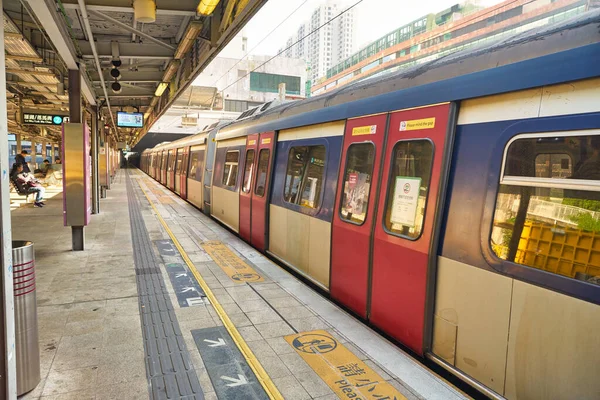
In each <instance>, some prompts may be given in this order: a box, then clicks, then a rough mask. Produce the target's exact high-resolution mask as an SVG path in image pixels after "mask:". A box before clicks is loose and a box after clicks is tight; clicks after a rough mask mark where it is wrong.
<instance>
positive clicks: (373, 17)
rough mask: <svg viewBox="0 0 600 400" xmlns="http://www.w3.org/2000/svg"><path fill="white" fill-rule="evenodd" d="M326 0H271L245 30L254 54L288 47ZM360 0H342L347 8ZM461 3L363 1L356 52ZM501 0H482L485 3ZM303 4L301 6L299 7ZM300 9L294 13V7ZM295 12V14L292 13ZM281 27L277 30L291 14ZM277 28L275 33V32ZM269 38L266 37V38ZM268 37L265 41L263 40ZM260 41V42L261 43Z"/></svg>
mask: <svg viewBox="0 0 600 400" xmlns="http://www.w3.org/2000/svg"><path fill="white" fill-rule="evenodd" d="M324 1H325V0H268V1H267V3H266V4H265V5H264V6H263V7H262V8H261V9H260V10H259V11H258V13H257V14H256V15H255V16H254V18H253V19H252V20H250V22H248V24H246V26H245V27H244V29H243V31H242V33H243V34H244V35H245V36H246V37H247V38H248V49H249V50H252V49H254V50H252V51H251V53H250V54H255V55H275V54H276V53H277V51H278V50H280V49H282V48H283V47H285V42H286V40H287V38H288V37H290V36H291V35H293V33H294V32H295V31H296V29H297V28H298V25H299V24H300V23H302V22H303V21H305V20H307V19H308V18H309V17H310V15H311V13H312V11H313V10H314V9H315V7H317V6H318V5H319V4H321V3H323V2H324ZM358 1H359V0H339V2H340V3H341V4H342V5H343V7H342V8H343V9H346V8H348V7H350V6H352V5H353V4H355V3H357V2H358ZM459 2H461V1H460V0H416V1H415V0H413V1H409V0H363V1H362V2H360V3H359V4H358V5H356V6H355V7H354V10H355V14H354V16H355V19H356V21H357V26H356V29H357V32H356V44H355V49H354V50H355V51H357V50H360V49H361V48H362V47H364V46H365V45H366V44H368V43H370V42H372V41H374V40H376V39H378V38H380V37H381V36H383V35H385V34H386V33H388V32H391V31H393V30H394V29H396V28H399V27H400V26H402V25H404V24H406V23H407V22H411V21H413V20H415V19H417V18H419V17H421V16H424V15H426V14H429V13H437V12H440V11H442V10H445V9H447V8H449V7H451V6H452V5H454V4H457V3H459ZM500 2H501V1H500V0H480V1H479V3H480V4H481V5H482V6H490V5H493V4H497V3H500ZM298 7H299V8H298ZM297 8H298V10H297V11H295V12H294V10H296V9H297ZM292 12H293V14H292ZM290 14H292V15H291V17H289V19H287V20H286V22H284V23H283V24H282V25H281V26H280V27H279V28H277V29H275V30H274V31H273V29H274V28H275V27H276V26H277V25H279V24H280V23H281V21H282V20H283V19H285V18H286V17H287V16H288V15H290ZM271 31H273V33H271ZM265 38H266V39H265ZM263 39H264V40H263ZM259 43H260V44H259Z"/></svg>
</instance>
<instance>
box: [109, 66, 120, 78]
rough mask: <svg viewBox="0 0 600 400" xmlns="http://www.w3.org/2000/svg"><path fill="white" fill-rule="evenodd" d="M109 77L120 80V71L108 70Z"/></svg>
mask: <svg viewBox="0 0 600 400" xmlns="http://www.w3.org/2000/svg"><path fill="white" fill-rule="evenodd" d="M110 76H112V77H113V78H115V79H121V71H119V70H118V69H116V68H113V69H111V70H110Z"/></svg>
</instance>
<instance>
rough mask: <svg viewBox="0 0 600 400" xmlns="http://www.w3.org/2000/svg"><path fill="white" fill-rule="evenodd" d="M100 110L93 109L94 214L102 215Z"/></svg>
mask: <svg viewBox="0 0 600 400" xmlns="http://www.w3.org/2000/svg"><path fill="white" fill-rule="evenodd" d="M98 122H99V121H98V109H97V108H96V107H93V108H92V131H91V136H92V214H99V213H100V196H99V193H98V192H99V190H98V189H99V182H98V179H99V174H98V125H99V124H98Z"/></svg>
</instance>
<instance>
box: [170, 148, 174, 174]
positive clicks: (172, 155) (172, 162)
mask: <svg viewBox="0 0 600 400" xmlns="http://www.w3.org/2000/svg"><path fill="white" fill-rule="evenodd" d="M174 170H175V151H173V150H171V151H169V171H174Z"/></svg>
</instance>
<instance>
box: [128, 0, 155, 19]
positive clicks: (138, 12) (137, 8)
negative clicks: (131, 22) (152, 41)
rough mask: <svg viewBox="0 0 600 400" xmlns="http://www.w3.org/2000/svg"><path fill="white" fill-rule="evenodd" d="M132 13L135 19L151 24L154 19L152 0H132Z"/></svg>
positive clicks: (153, 3)
mask: <svg viewBox="0 0 600 400" xmlns="http://www.w3.org/2000/svg"><path fill="white" fill-rule="evenodd" d="M133 15H134V18H135V20H136V21H138V22H143V23H144V24H151V23H153V22H155V21H156V3H155V2H154V0H133Z"/></svg>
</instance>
